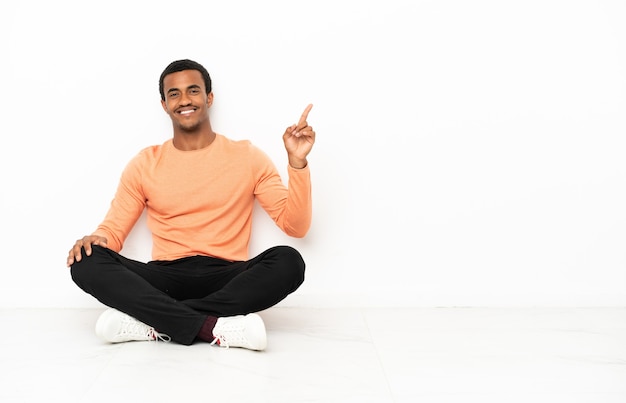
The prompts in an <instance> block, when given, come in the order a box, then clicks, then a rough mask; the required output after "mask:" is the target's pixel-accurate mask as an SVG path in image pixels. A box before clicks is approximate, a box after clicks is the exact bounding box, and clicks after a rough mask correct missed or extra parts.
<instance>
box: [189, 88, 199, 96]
mask: <svg viewBox="0 0 626 403" xmlns="http://www.w3.org/2000/svg"><path fill="white" fill-rule="evenodd" d="M189 92H190V93H191V94H193V95H198V94H199V93H200V90H199V89H197V88H192V89H191V90H190V91H189Z"/></svg>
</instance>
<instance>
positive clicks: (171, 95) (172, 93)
mask: <svg viewBox="0 0 626 403" xmlns="http://www.w3.org/2000/svg"><path fill="white" fill-rule="evenodd" d="M178 95H180V93H179V92H178V91H172V92H170V93H169V94H168V95H167V96H168V97H169V98H176V97H177V96H178Z"/></svg>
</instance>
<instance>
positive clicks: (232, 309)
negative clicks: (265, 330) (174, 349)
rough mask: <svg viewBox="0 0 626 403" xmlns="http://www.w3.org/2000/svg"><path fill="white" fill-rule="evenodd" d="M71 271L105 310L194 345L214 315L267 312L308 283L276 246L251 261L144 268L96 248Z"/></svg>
mask: <svg viewBox="0 0 626 403" xmlns="http://www.w3.org/2000/svg"><path fill="white" fill-rule="evenodd" d="M92 249H93V251H92V254H91V256H86V255H85V251H84V250H83V251H82V255H83V258H82V260H81V261H80V262H76V263H74V264H73V265H72V267H71V273H72V279H73V280H74V282H75V283H76V284H77V285H78V286H79V287H80V288H82V289H83V290H84V291H85V292H87V293H89V294H91V295H93V296H94V297H95V298H96V299H98V301H100V302H102V303H103V304H105V305H107V306H110V307H112V308H115V309H117V310H119V311H122V312H125V313H127V314H129V315H130V316H132V317H134V318H136V319H138V320H140V321H141V322H143V323H146V324H148V325H150V326H152V327H154V328H155V329H156V330H157V331H158V332H161V333H165V334H167V335H168V336H170V337H171V338H172V340H174V341H176V342H178V343H181V344H185V345H189V344H191V343H193V341H194V340H195V338H196V335H197V334H198V332H199V331H200V328H201V327H202V325H203V324H204V321H205V320H206V317H207V316H208V315H211V316H217V317H223V316H233V315H242V314H248V313H251V312H258V311H261V310H264V309H267V308H269V307H271V306H273V305H275V304H277V303H278V302H280V301H281V300H283V299H284V298H285V297H286V296H287V295H289V294H290V293H292V292H294V291H295V290H296V289H297V288H298V287H299V286H300V285H301V284H302V282H303V281H304V267H305V264H304V260H303V259H302V256H301V255H300V253H299V252H298V251H297V250H295V249H293V248H291V247H289V246H276V247H273V248H270V249H268V250H266V251H265V252H263V253H261V254H260V255H258V256H256V257H254V258H253V259H251V260H248V261H243V262H230V261H226V260H222V259H217V258H213V257H208V256H190V257H186V258H182V259H177V260H173V261H152V262H148V263H142V262H138V261H135V260H131V259H127V258H125V257H124V256H122V255H120V254H119V253H116V252H114V251H112V250H110V249H107V248H103V247H100V246H93V248H92Z"/></svg>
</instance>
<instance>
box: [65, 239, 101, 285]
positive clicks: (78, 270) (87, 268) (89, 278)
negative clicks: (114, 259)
mask: <svg viewBox="0 0 626 403" xmlns="http://www.w3.org/2000/svg"><path fill="white" fill-rule="evenodd" d="M103 249H105V248H103V247H101V246H97V245H94V246H93V247H92V253H91V255H90V256H87V254H86V253H85V249H82V251H81V253H82V258H81V260H80V261H77V262H74V264H72V266H71V267H70V274H71V276H72V280H73V281H74V283H76V284H77V285H78V286H79V287H81V288H83V289H84V288H85V287H86V286H88V285H89V284H90V283H92V282H93V281H94V280H95V279H96V278H97V276H98V273H99V270H98V267H99V263H101V262H102V261H103V258H104V257H105V256H106V255H107V254H106V251H105V250H103Z"/></svg>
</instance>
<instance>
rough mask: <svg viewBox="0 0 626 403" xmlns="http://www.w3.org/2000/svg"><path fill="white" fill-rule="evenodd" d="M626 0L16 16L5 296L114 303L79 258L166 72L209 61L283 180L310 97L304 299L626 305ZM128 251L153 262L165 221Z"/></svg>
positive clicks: (46, 5)
mask: <svg viewBox="0 0 626 403" xmlns="http://www.w3.org/2000/svg"><path fill="white" fill-rule="evenodd" d="M624 21H626V3H625V2H623V1H622V0H615V1H609V0H601V1H599V0H581V1H570V0H562V1H559V0H541V1H532V0H531V1H529V0H525V1H521V0H520V1H487V0H478V1H464V0H456V1H454V0H449V1H410V0H406V1H401V0H384V1H383V0H375V1H363V0H359V1H341V0H335V1H316V2H311V1H307V2H305V1H287V0H285V1H278V0H268V1H251V0H250V1H230V2H226V1H206V0H204V1H185V2H179V3H176V2H172V1H151V2H139V1H137V2H133V1H128V0H127V1H107V2H98V3H92V2H84V1H67V0H60V1H55V2H50V1H44V0H34V1H20V2H3V3H2V5H0V46H1V48H0V57H1V58H2V59H1V60H2V61H1V63H0V77H1V78H2V83H1V88H2V95H1V96H0V118H1V119H2V122H1V126H0V127H1V129H0V130H1V135H2V137H1V143H0V144H1V145H0V175H1V176H0V189H1V192H2V193H1V198H0V211H1V212H2V224H1V225H2V234H3V241H2V259H1V262H2V266H1V267H0V270H1V273H2V276H1V278H2V292H0V306H1V307H96V306H99V303H97V302H96V301H95V300H94V299H92V298H91V297H90V296H88V295H86V294H84V293H83V292H82V291H81V290H79V289H78V287H76V286H75V285H74V284H73V282H72V281H71V279H70V276H69V272H68V269H67V268H66V267H65V258H66V255H67V251H68V250H69V248H70V246H71V245H72V244H73V243H74V241H75V240H76V239H77V238H79V237H82V236H83V235H86V234H88V233H90V232H91V231H93V230H94V229H95V227H96V226H97V225H98V223H99V222H100V220H101V219H102V218H103V216H104V214H105V213H106V210H107V209H108V205H109V203H110V200H111V198H112V196H113V193H114V191H115V188H116V186H117V181H118V179H119V175H120V173H121V171H122V169H123V168H124V166H125V165H126V163H127V162H128V160H129V159H130V158H131V157H132V156H134V155H135V154H136V153H137V152H138V151H139V149H141V148H143V147H145V146H147V145H151V144H160V143H162V142H163V141H165V140H166V139H168V138H170V137H171V123H170V121H169V118H168V117H167V115H166V114H165V113H164V112H163V110H162V109H161V106H160V102H159V101H160V99H159V94H158V78H159V75H160V73H161V71H162V70H163V69H164V68H165V66H166V65H167V64H168V63H169V62H171V61H173V60H176V59H181V58H190V59H194V60H196V61H198V62H200V63H202V64H203V65H205V66H206V67H207V69H208V70H209V72H210V73H211V76H212V78H213V83H214V87H213V89H214V94H215V103H214V107H213V108H212V112H211V113H212V121H213V125H214V129H215V130H216V131H218V132H220V133H222V134H225V135H226V136H228V137H231V138H235V139H243V138H246V139H250V140H251V141H252V142H254V143H255V144H257V145H258V146H260V147H261V148H262V149H264V150H265V151H266V152H267V153H268V154H270V156H271V157H272V159H273V160H274V161H275V162H276V165H277V166H278V168H279V170H280V172H281V174H283V175H285V174H286V164H287V160H286V153H285V151H284V147H283V144H282V140H281V135H282V132H283V131H284V128H285V127H286V126H288V125H290V124H292V123H295V121H296V120H297V119H298V117H299V116H300V113H301V112H302V110H303V109H304V107H305V106H306V105H307V104H308V103H313V104H314V105H315V106H314V108H313V110H312V111H311V114H310V116H309V117H310V119H309V122H310V124H311V125H312V126H313V127H314V128H315V130H316V132H317V136H318V137H317V142H316V144H315V147H314V149H313V151H312V153H311V155H310V158H309V162H310V166H311V171H312V180H313V191H314V220H313V225H312V228H311V231H310V233H309V235H308V236H307V237H306V238H304V239H301V240H298V239H291V238H288V237H287V236H285V235H283V234H282V233H280V231H279V230H278V229H277V228H276V227H275V226H274V224H273V223H272V222H270V221H269V219H268V218H267V216H266V215H265V214H264V212H263V211H262V210H258V211H257V212H258V213H259V214H257V216H256V219H255V225H256V228H255V233H254V234H255V235H254V238H253V242H252V245H251V250H250V253H251V255H253V254H256V253H258V252H260V251H262V250H264V249H266V248H268V247H270V246H273V245H276V244H290V245H293V246H295V247H296V248H298V249H299V250H300V251H301V252H302V254H303V255H304V257H305V260H306V261H307V279H306V281H305V283H304V284H303V286H302V287H301V288H300V289H299V290H298V291H297V292H296V294H294V295H292V296H290V297H289V298H288V299H287V300H285V301H284V302H283V303H282V304H283V305H289V306H298V305H311V306H342V305H343V306H345V305H368V306H394V305H403V306H531V305H532V306H624V305H626V292H625V289H626V270H625V269H626V249H625V244H626V209H625V207H626V159H625V158H624V154H625V151H626V138H625V133H626V131H625V128H626V119H624V117H625V112H626V91H625V90H626V28H625V27H626V24H624ZM142 224H143V221H140V222H139V224H138V226H137V227H136V228H135V230H134V231H133V234H132V236H131V238H130V239H129V240H128V242H127V244H126V246H125V249H124V251H123V253H125V254H126V255H128V256H129V257H134V258H137V259H142V260H147V259H149V257H150V251H149V249H150V240H149V236H148V233H147V232H146V230H145V229H144V228H143V227H142V226H141V225H142Z"/></svg>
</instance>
